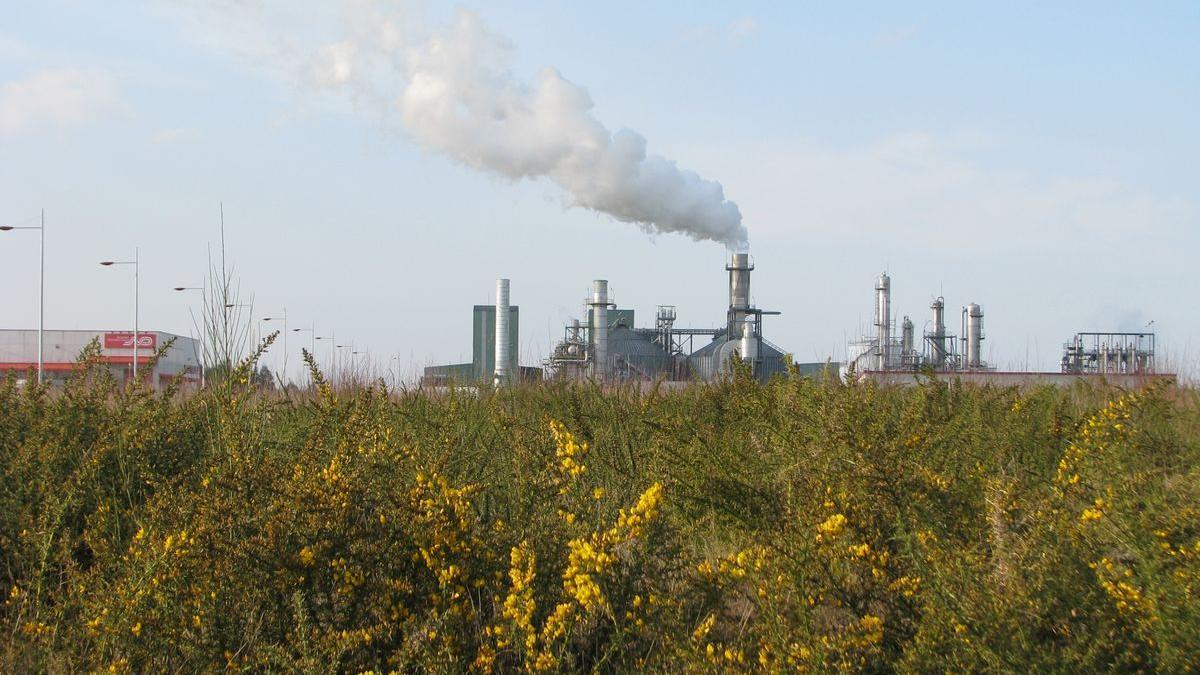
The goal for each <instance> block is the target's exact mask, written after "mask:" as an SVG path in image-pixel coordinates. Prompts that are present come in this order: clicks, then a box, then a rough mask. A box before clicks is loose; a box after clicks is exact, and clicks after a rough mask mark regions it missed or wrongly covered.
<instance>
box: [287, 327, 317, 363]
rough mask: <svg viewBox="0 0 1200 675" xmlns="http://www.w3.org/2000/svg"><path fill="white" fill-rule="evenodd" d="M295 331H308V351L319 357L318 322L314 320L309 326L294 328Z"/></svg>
mask: <svg viewBox="0 0 1200 675" xmlns="http://www.w3.org/2000/svg"><path fill="white" fill-rule="evenodd" d="M292 332H293V333H308V353H309V354H310V355H312V357H313V358H314V359H315V358H317V354H316V351H317V323H316V322H315V321H314V322H313V324H312V326H310V327H309V328H293V329H292Z"/></svg>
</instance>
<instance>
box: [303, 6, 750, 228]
mask: <svg viewBox="0 0 1200 675" xmlns="http://www.w3.org/2000/svg"><path fill="white" fill-rule="evenodd" d="M353 10H357V12H358V13H360V14H362V13H366V12H367V10H366V9H363V8H362V7H360V6H356V5H351V6H350V7H349V8H347V12H348V13H350V14H353V13H354V11H353ZM352 19H353V20H352V21H351V22H350V23H353V24H357V25H358V26H359V30H358V31H357V32H356V35H355V37H354V38H353V39H351V40H346V41H342V42H337V43H333V44H327V45H325V46H324V47H321V48H320V49H319V50H317V51H316V55H315V58H313V60H312V62H311V63H310V64H309V67H308V76H307V79H308V80H309V81H310V82H313V83H316V84H317V85H319V86H325V87H331V86H336V87H340V88H343V89H345V90H346V91H347V92H349V93H350V94H351V96H352V97H353V98H354V99H355V100H356V101H358V102H364V101H378V100H387V101H394V102H395V103H394V105H395V109H397V110H398V111H399V113H400V119H401V120H402V122H403V125H404V127H405V129H406V130H407V131H408V132H409V133H411V134H412V135H413V136H414V137H415V138H416V139H417V141H419V142H420V143H421V144H422V145H424V146H426V147H428V148H431V149H434V150H437V151H439V152H443V153H445V154H447V155H449V156H450V157H452V158H454V159H455V160H457V161H458V162H461V163H463V164H465V165H467V166H470V167H472V168H475V169H479V170H481V171H488V172H492V173H496V174H499V175H502V176H505V177H507V178H511V179H514V180H519V179H522V178H538V177H542V176H545V177H547V178H549V179H550V180H552V181H554V182H555V183H557V184H558V185H559V186H560V187H561V188H563V190H565V191H566V192H567V195H568V202H569V204H570V205H571V206H582V207H585V208H589V209H593V210H596V211H600V212H602V213H607V214H608V215H610V216H612V217H614V218H616V219H617V220H621V221H624V222H628V223H634V224H636V225H638V226H640V227H642V228H643V229H645V230H646V231H648V232H678V233H680V234H684V235H686V236H688V237H691V238H692V239H695V240H705V239H707V240H711V241H715V242H720V243H723V244H726V245H729V246H731V247H734V248H744V247H745V245H746V243H747V240H748V236H747V232H746V228H745V227H744V226H743V225H742V214H741V212H740V211H739V210H738V207H737V204H735V203H733V202H731V201H728V200H727V199H725V193H724V190H723V188H722V187H721V184H720V183H717V182H715V181H711V180H706V179H704V178H701V177H700V176H699V175H697V174H696V173H694V172H692V171H688V170H686V169H681V168H680V167H679V166H677V165H676V164H675V162H673V161H671V160H669V159H667V158H664V157H660V156H658V155H652V154H647V152H646V139H645V138H643V137H642V136H640V135H639V134H637V133H636V132H634V131H631V130H628V129H621V130H618V131H616V132H612V131H610V130H609V129H608V128H607V127H605V126H604V125H603V124H601V123H600V121H599V120H597V119H596V117H595V116H594V115H593V114H592V107H593V106H592V99H591V97H590V96H588V93H587V91H586V90H585V89H583V88H582V87H580V86H579V85H577V84H574V83H572V82H570V81H569V80H567V79H565V78H564V77H563V76H562V75H560V74H559V72H558V71H557V70H555V69H553V68H544V69H543V70H542V71H541V72H540V73H538V75H537V77H536V78H535V79H534V81H533V82H522V81H520V80H518V79H517V77H516V76H515V74H514V73H513V72H512V70H511V68H510V64H511V62H512V53H513V51H514V49H513V47H512V45H511V44H510V43H509V42H508V41H507V40H505V39H504V38H503V37H501V36H498V35H495V34H493V33H491V32H489V31H488V30H487V29H486V28H485V27H484V25H483V23H482V22H481V21H480V19H479V17H478V15H476V14H475V13H473V12H470V11H460V12H459V13H458V15H457V17H456V19H455V21H454V23H453V24H452V25H450V26H448V27H447V28H445V29H444V30H442V31H440V32H437V33H435V34H434V35H432V36H431V37H429V38H428V39H426V40H425V41H424V42H423V43H421V42H420V41H416V42H415V43H409V41H406V40H405V39H404V38H403V37H402V33H403V31H402V30H401V29H400V22H392V21H389V20H387V19H386V18H384V17H378V16H368V17H364V16H358V17H352ZM363 26H366V28H363ZM389 85H390V86H389ZM397 88H398V89H399V91H398V92H397V91H396V89H397Z"/></svg>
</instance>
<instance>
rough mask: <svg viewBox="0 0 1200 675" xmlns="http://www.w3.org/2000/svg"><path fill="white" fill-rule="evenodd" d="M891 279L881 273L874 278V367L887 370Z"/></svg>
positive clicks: (890, 336)
mask: <svg viewBox="0 0 1200 675" xmlns="http://www.w3.org/2000/svg"><path fill="white" fill-rule="evenodd" d="M891 305H892V279H891V277H889V276H888V275H887V273H886V272H885V273H883V274H880V275H879V278H878V279H876V280H875V335H876V338H877V339H878V345H877V347H876V350H877V351H876V353H875V359H876V360H875V369H876V370H887V369H888V366H889V365H890V363H889V361H888V345H889V344H890V343H891V340H892V325H891V324H892V322H891V316H892V306H891Z"/></svg>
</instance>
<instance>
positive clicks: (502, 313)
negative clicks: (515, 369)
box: [492, 279, 512, 387]
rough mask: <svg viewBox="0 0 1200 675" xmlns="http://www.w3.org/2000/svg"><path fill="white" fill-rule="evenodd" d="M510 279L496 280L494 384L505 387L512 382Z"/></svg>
mask: <svg viewBox="0 0 1200 675" xmlns="http://www.w3.org/2000/svg"><path fill="white" fill-rule="evenodd" d="M508 317H509V309H508V279H497V280H496V371H495V376H494V377H493V379H492V383H493V384H494V385H495V386H497V387H504V386H507V385H509V384H510V383H511V382H512V379H511V378H512V368H511V365H512V364H510V363H509V355H510V347H509V343H510V342H511V335H512V333H511V332H510V331H509V328H508Z"/></svg>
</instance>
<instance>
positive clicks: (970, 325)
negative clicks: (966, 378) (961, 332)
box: [963, 302, 983, 368]
mask: <svg viewBox="0 0 1200 675" xmlns="http://www.w3.org/2000/svg"><path fill="white" fill-rule="evenodd" d="M963 312H965V313H966V315H967V354H966V356H967V367H968V368H981V367H982V366H983V358H982V348H983V308H982V307H980V306H979V305H977V304H975V303H973V302H972V303H971V304H969V305H967V307H966V309H964V310H963Z"/></svg>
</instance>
